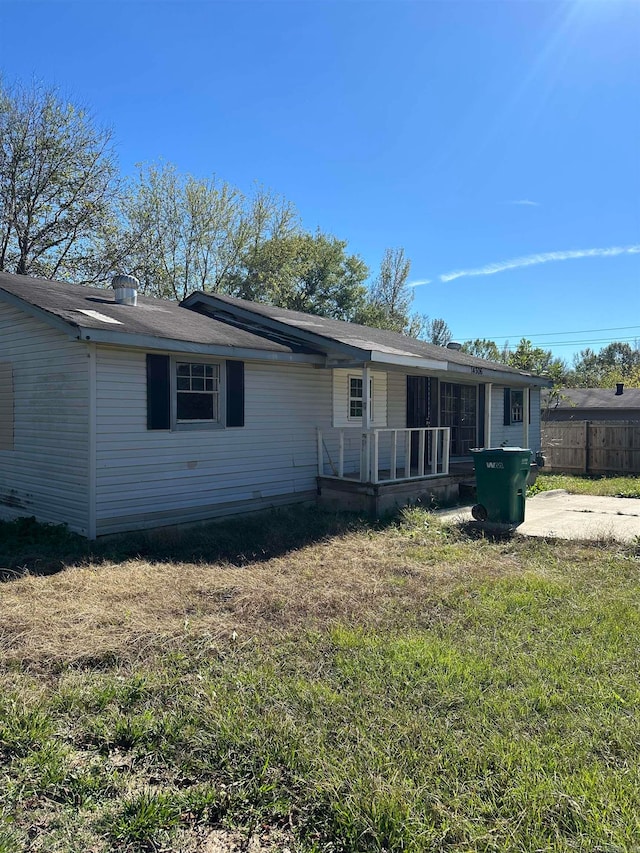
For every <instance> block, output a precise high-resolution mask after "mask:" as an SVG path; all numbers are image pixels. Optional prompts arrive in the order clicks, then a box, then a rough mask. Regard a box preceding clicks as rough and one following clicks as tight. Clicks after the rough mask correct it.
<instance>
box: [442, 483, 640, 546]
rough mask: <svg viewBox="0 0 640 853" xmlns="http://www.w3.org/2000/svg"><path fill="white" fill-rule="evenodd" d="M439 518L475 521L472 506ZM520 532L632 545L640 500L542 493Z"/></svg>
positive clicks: (639, 532) (638, 532) (638, 533)
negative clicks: (604, 540)
mask: <svg viewBox="0 0 640 853" xmlns="http://www.w3.org/2000/svg"><path fill="white" fill-rule="evenodd" d="M437 515H438V516H439V517H440V518H441V519H442V521H444V522H449V523H451V524H455V523H458V522H467V521H473V518H472V515H471V507H470V506H469V507H458V508H457V509H448V510H442V511H440V512H438V513H437ZM476 523H477V522H474V524H476ZM479 526H480V525H479ZM517 531H518V533H521V534H522V535H523V536H542V537H555V538H556V539H602V538H611V539H618V540H620V541H627V542H628V541H631V540H633V539H635V538H636V537H640V498H609V497H593V496H591V495H570V494H569V493H568V492H565V491H564V489H556V490H555V491H551V492H539V493H538V494H537V495H534V496H533V497H532V498H528V499H527V503H526V509H525V520H524V524H521V525H520V527H518V528H517Z"/></svg>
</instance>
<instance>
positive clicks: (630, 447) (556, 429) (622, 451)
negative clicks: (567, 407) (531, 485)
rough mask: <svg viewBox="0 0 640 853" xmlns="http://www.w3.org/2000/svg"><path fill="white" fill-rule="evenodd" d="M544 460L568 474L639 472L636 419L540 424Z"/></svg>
mask: <svg viewBox="0 0 640 853" xmlns="http://www.w3.org/2000/svg"><path fill="white" fill-rule="evenodd" d="M542 452H543V454H544V457H545V464H546V466H548V467H549V468H552V469H553V470H554V471H566V472H567V473H570V474H575V473H577V474H640V422H638V421H628V422H620V421H611V422H607V421H571V422H570V423H553V424H551V423H548V424H543V425H542Z"/></svg>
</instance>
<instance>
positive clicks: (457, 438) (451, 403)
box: [440, 382, 478, 456]
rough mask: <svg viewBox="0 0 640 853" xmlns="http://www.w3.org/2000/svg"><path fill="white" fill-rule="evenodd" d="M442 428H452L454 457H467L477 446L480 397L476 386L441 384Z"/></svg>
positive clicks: (452, 452) (452, 453)
mask: <svg viewBox="0 0 640 853" xmlns="http://www.w3.org/2000/svg"><path fill="white" fill-rule="evenodd" d="M440 426H448V427H451V455H452V456H466V455H467V454H468V453H469V450H470V449H471V448H472V447H475V446H476V445H477V432H478V395H477V389H476V386H475V385H458V384H457V383H455V382H441V383H440Z"/></svg>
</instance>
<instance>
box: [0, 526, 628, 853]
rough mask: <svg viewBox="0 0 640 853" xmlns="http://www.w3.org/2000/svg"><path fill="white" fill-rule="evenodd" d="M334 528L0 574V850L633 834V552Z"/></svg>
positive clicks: (584, 846)
mask: <svg viewBox="0 0 640 853" xmlns="http://www.w3.org/2000/svg"><path fill="white" fill-rule="evenodd" d="M295 517H296V516H295V515H294V516H291V515H289V516H286V517H285V521H284V522H283V524H284V526H285V527H289V526H290V525H291V523H292V518H295ZM305 518H306V516H305V517H303V516H298V523H299V526H300V525H303V524H306V523H308V522H307V521H305ZM313 523H314V524H315V525H317V524H319V523H320V522H318V521H317V520H315V521H314V522H313ZM269 526H270V528H271V530H272V533H271V535H272V536H273V535H275V533H274V532H273V531H274V528H277V526H278V521H277V518H276V521H275V522H274V521H273V520H272V521H271V522H270V524H269ZM338 527H339V529H337V528H333V529H329V528H327V531H326V535H325V536H324V537H323V538H319V539H318V541H314V542H312V543H310V544H308V545H306V546H305V545H303V546H301V547H300V548H299V549H297V550H295V551H291V552H290V553H284V554H279V555H278V556H274V557H270V558H268V559H265V560H264V561H263V562H262V563H260V564H257V563H251V564H246V563H245V564H242V565H236V566H233V565H230V564H229V563H228V562H226V563H219V564H215V565H214V564H207V563H206V562H203V561H200V562H199V563H197V564H194V565H193V566H191V568H189V566H188V565H187V564H180V565H177V564H162V563H160V562H159V561H157V562H151V563H149V562H148V561H142V560H140V561H138V562H136V561H130V562H127V563H125V564H122V565H121V564H119V563H118V561H117V560H115V561H114V562H112V563H111V564H108V563H107V564H96V563H90V564H88V565H87V566H86V567H84V568H70V569H67V570H66V571H63V572H61V573H59V574H58V575H54V576H50V577H39V578H33V577H25V578H23V579H19V580H15V581H10V582H7V583H5V584H4V585H3V586H2V587H0V596H1V595H3V594H5V597H4V599H3V604H4V605H5V609H4V614H5V616H6V619H5V622H4V624H3V625H0V638H1V641H2V648H3V651H4V656H3V664H2V670H0V687H1V694H0V696H1V698H0V762H1V763H0V820H1V823H0V827H1V828H0V851H2V853H9V851H11V853H13V851H16V853H17V851H24V850H27V849H29V850H43V851H48V852H49V851H52V853H54V851H78V853H80V851H82V853H85V851H96V853H98V851H107V850H130V851H134V850H149V851H160V850H184V851H201V853H205V851H209V850H213V849H215V850H218V849H229V850H231V849H235V848H231V847H228V848H218V847H215V848H214V847H208V846H207V843H208V842H207V839H208V838H209V839H210V837H211V836H210V834H211V833H212V832H213V830H214V829H218V828H221V827H226V828H228V829H230V830H231V829H234V828H235V829H236V830H239V831H240V832H241V834H242V833H244V837H246V838H249V837H250V836H251V835H252V834H253V835H254V836H255V837H256V838H258V837H261V838H263V839H266V838H268V837H271V838H276V839H278V838H279V839H280V841H278V840H276V841H273V842H272V846H268V844H267V842H266V841H265V846H264V847H263V848H256V849H264V850H267V849H269V850H274V851H275V850H279V851H282V850H284V849H285V848H286V847H288V849H290V850H291V851H294V850H297V851H314V853H329V851H335V852H336V853H338V851H380V853H381V851H412V852H413V853H422V852H423V851H430V850H433V851H523V853H524V851H602V853H604V851H608V853H613V851H620V853H622V851H631V850H638V849H640V848H639V847H638V844H639V843H640V766H639V762H638V755H640V715H639V713H638V711H639V702H640V685H639V683H638V669H637V667H638V660H639V658H640V582H639V569H640V552H639V551H638V548H637V547H635V546H634V547H632V546H622V545H615V546H614V545H611V546H607V545H599V546H597V547H596V546H590V547H589V546H586V545H584V544H580V543H570V542H565V543H550V542H542V541H533V540H524V539H519V538H517V537H516V538H514V539H512V540H504V541H491V540H488V539H472V538H467V537H466V536H465V535H464V534H463V533H461V532H459V531H456V530H454V529H450V528H443V527H441V526H440V525H439V524H438V523H437V521H435V520H434V519H433V517H431V516H430V515H429V514H428V513H424V512H421V511H417V510H414V511H410V512H407V513H406V514H405V516H404V519H403V520H402V522H401V523H399V524H398V525H389V526H387V527H385V528H380V529H378V530H372V529H370V528H368V527H367V526H366V525H363V524H362V523H360V522H358V523H351V522H350V523H348V524H345V523H344V522H340V523H339V525H338ZM217 529H218V530H221V528H219V527H218V528H217ZM43 535H44V534H43ZM221 535H223V533H222V534H221ZM36 538H37V537H36ZM313 538H314V539H316V538H317V537H316V536H315V535H314V537H313ZM45 540H46V535H45ZM49 544H50V542H49ZM45 546H46V547H48V544H47V543H46V541H45ZM31 548H32V553H33V554H35V553H36V552H37V548H38V543H37V541H34V542H33V543H32V544H31ZM176 548H177V545H176V543H175V542H172V543H171V549H173V550H176ZM178 550H179V549H178ZM103 557H105V559H106V555H103ZM156 557H157V555H156ZM150 567H151V570H153V572H154V573H155V574H154V577H155V578H156V581H155V583H156V586H157V587H158V589H157V590H155V591H154V597H153V599H151V598H150V600H149V602H148V609H147V610H146V611H145V613H144V615H141V613H142V611H139V610H135V609H134V606H135V604H134V602H137V605H138V606H141V605H140V602H139V599H140V598H141V597H144V594H145V593H144V591H143V590H144V584H147V585H149V580H148V579H149V570H150ZM138 575H140V577H141V578H143V579H144V581H141V584H140V585H139V586H136V585H135V584H136V583H137V581H136V578H137V577H138ZM125 577H126V578H130V579H131V581H130V583H131V586H130V587H127V588H126V590H125V587H123V586H122V584H123V583H124V581H123V580H122V579H123V578H125ZM325 580H326V585H323V584H324V582H325ZM74 581H75V589H76V597H75V599H74V600H72V597H71V595H70V594H69V590H70V589H72V588H74V587H73V582H74ZM263 581H264V584H265V585H264V587H260V586H259V585H260V584H261V583H262V582H263ZM110 584H112V586H113V589H114V590H116V591H117V596H118V597H117V600H118V601H119V602H120V605H119V609H118V605H116V604H114V601H115V600H116V599H115V598H110V599H109V600H108V601H109V603H108V605H107V604H105V606H104V609H103V610H101V609H100V607H96V599H95V598H94V595H95V592H94V591H95V590H100V589H102V590H104V595H105V597H106V595H107V592H108V590H109V586H110ZM192 584H195V586H192ZM256 586H258V587H259V589H258V592H256V593H255V594H253V593H252V591H254V590H255V588H256ZM221 590H222V592H221ZM269 590H275V592H273V594H271V593H270V592H269ZM287 590H288V593H287ZM112 593H113V590H112ZM114 594H115V593H114ZM149 595H151V592H150V593H149ZM180 595H182V596H183V598H182V599H180V598H179V596H180ZM252 595H253V597H252ZM65 596H66V598H65ZM127 596H128V597H127ZM176 596H178V597H176ZM106 600H107V599H106V598H105V601H106ZM65 601H66V602H67V610H66V613H65V610H64V607H63V605H64V602H65ZM89 601H90V602H91V603H90V612H91V614H92V615H91V618H92V619H93V620H94V621H93V624H94V626H95V627H94V631H93V632H92V631H90V630H85V628H84V627H83V629H82V632H81V633H80V634H79V635H75V634H74V625H77V624H82V625H83V626H84V624H85V623H83V622H81V617H82V614H83V613H84V610H83V607H85V605H86V606H87V607H89V605H88V604H86V602H89ZM180 601H182V602H183V603H182V605H180V604H179V603H177V602H180ZM56 602H62V604H59V603H56ZM181 607H182V609H180V608H181ZM128 611H130V616H129V617H128V616H127V615H126V614H127V612H128ZM131 614H133V615H131ZM82 618H84V617H82ZM142 619H144V620H150V621H151V623H152V624H155V625H157V629H156V631H155V632H154V631H146V632H145V633H144V634H143V635H142V634H140V632H139V631H138V629H137V627H136V625H137V624H138V622H139V621H140V620H142ZM154 620H155V621H154ZM171 620H173V621H171ZM145 624H146V623H145ZM105 625H108V626H112V627H113V626H116V627H117V628H118V630H119V632H120V636H119V638H116V639H120V640H121V641H122V642H121V645H119V646H118V645H117V644H114V643H116V639H113V638H112V642H111V645H108V646H106V645H105V636H106V635H105V634H104V633H101V632H104V630H106V629H105V628H104V626H105ZM221 626H222V627H221ZM232 626H235V627H233V630H231V628H232ZM38 631H40V632H44V633H45V634H48V635H49V639H50V640H51V643H52V648H53V649H54V651H51V648H49V650H47V644H46V640H47V637H46V636H45V638H44V640H45V642H42V640H41V638H38V637H36V636H35V634H36V632H38ZM78 636H81V637H83V638H84V645H83V646H82V649H79V646H78V643H79V642H80V641H79V640H78ZM141 636H143V637H144V642H142V641H141V639H140V638H141ZM81 645H82V643H81ZM270 833H271V835H269V834H270ZM274 833H275V835H274ZM229 837H231V836H229ZM237 849H240V847H238V848H237Z"/></svg>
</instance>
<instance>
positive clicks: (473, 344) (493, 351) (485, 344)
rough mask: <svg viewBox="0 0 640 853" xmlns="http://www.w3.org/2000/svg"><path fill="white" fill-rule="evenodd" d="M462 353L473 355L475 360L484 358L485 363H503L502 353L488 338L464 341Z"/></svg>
mask: <svg viewBox="0 0 640 853" xmlns="http://www.w3.org/2000/svg"><path fill="white" fill-rule="evenodd" d="M462 350H463V352H466V353H468V354H469V355H475V357H476V358H485V359H487V361H497V362H504V358H503V353H502V352H501V351H500V349H499V348H498V345H497V344H496V342H495V341H490V340H489V339H488V338H476V339H475V340H473V341H465V342H464V343H463V344H462Z"/></svg>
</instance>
